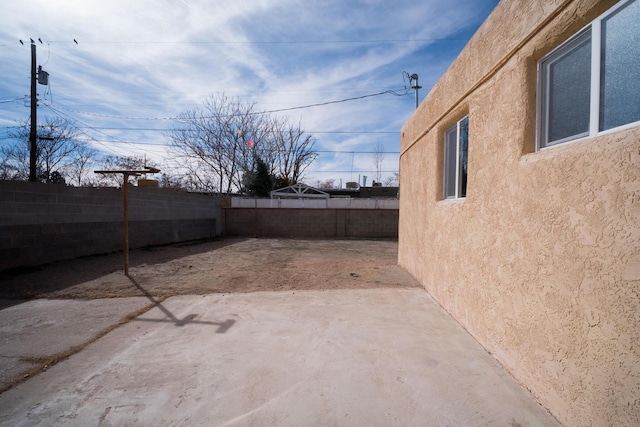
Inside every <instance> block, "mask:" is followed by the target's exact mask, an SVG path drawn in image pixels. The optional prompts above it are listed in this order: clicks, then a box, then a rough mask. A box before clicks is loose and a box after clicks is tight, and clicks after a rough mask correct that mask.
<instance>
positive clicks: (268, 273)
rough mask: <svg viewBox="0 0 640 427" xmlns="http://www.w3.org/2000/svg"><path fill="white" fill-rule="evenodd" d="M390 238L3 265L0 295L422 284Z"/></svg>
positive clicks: (229, 241) (241, 241) (236, 241)
mask: <svg viewBox="0 0 640 427" xmlns="http://www.w3.org/2000/svg"><path fill="white" fill-rule="evenodd" d="M397 250H398V243H397V242H396V241H392V240H304V239H245V238H220V239H215V240H208V241H197V242H186V243H178V244H173V245H167V246H155V247H148V248H144V249H137V250H132V251H131V252H130V256H129V259H130V261H129V265H130V267H129V276H128V277H127V276H125V275H124V271H123V268H124V267H123V266H124V259H123V254H122V253H112V254H106V255H98V256H91V257H84V258H79V259H75V260H70V261H62V262H57V263H53V264H48V265H44V266H39V267H35V268H28V269H20V270H13V271H5V272H0V299H33V298H74V299H75V298H77V299H94V298H115V297H130V296H147V297H151V296H152V297H156V298H166V297H169V296H172V295H187V294H191V295H194V294H195V295H200V294H210V293H231V292H255V291H285V290H291V291H295V290H322V289H362V288H389V287H398V288H406V287H416V286H418V283H417V282H416V281H415V280H414V279H413V278H412V277H411V276H410V275H409V274H408V273H407V272H406V271H404V270H403V269H401V268H400V267H398V266H397V264H396V263H397Z"/></svg>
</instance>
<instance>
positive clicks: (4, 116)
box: [0, 0, 497, 184]
mask: <svg viewBox="0 0 640 427" xmlns="http://www.w3.org/2000/svg"><path fill="white" fill-rule="evenodd" d="M496 4H497V0H450V1H447V2H443V1H440V0H423V1H420V2H413V3H407V2H389V1H388V0H357V1H353V0H346V1H344V0H323V1H318V2H305V4H304V5H301V3H300V2H299V1H293V0H246V1H244V0H242V1H238V0H232V1H226V0H216V1H215V2H211V1H208V0H180V1H177V0H136V1H130V0H127V1H124V0H110V1H80V0H61V1H56V2H52V1H36V0H23V1H20V2H9V1H3V5H2V13H1V14H0V58H2V60H1V61H0V144H7V143H9V141H8V140H7V135H8V131H9V129H10V128H11V127H14V126H16V125H19V124H20V123H24V122H26V121H27V120H28V119H29V114H30V110H29V98H28V96H27V95H28V94H29V84H30V66H31V62H30V61H31V56H30V47H29V45H30V42H29V40H30V39H33V40H35V41H36V48H37V58H38V59H37V63H38V65H41V66H42V68H43V70H45V71H47V72H48V73H49V85H48V86H41V85H39V86H38V94H39V96H38V98H39V107H38V118H39V121H41V120H42V119H43V118H45V117H46V116H52V117H53V116H60V117H65V118H67V119H69V120H72V121H73V122H74V123H75V124H76V125H77V126H78V127H80V128H81V131H82V138H84V139H85V140H87V141H89V142H90V143H91V144H92V145H93V146H94V147H96V148H97V149H99V150H101V151H102V152H103V153H105V154H115V155H145V154H146V155H147V157H149V158H152V159H154V160H157V161H158V162H160V163H162V158H163V157H164V156H165V155H166V149H165V147H166V145H165V144H166V143H167V141H166V139H165V138H164V136H163V132H161V131H159V128H168V127H170V126H171V125H173V124H177V123H178V122H175V118H177V117H178V116H179V115H180V113H182V112H184V111H186V110H192V109H194V108H197V107H199V106H200V105H201V104H202V102H203V101H205V100H206V99H207V98H208V97H209V95H210V94H222V93H224V94H225V95H226V96H228V97H232V98H239V99H241V100H242V101H244V102H247V103H252V102H255V103H256V108H255V111H256V112H260V111H271V112H274V113H273V114H276V115H282V116H287V117H290V118H291V119H292V120H293V121H295V122H297V121H300V122H301V125H302V128H303V129H305V130H308V131H310V132H311V133H313V134H314V135H315V137H316V139H317V144H316V147H315V148H316V149H317V150H318V151H319V154H320V155H319V156H318V159H317V160H316V161H315V162H314V164H313V165H312V166H311V167H310V168H309V169H308V170H307V172H306V174H305V176H306V181H307V182H308V183H310V184H313V183H314V182H315V181H324V180H327V179H335V180H336V183H337V182H339V181H342V182H343V183H346V182H347V181H350V180H357V178H358V176H364V175H369V176H373V173H372V172H373V170H374V162H373V159H372V155H371V154H370V153H372V152H374V151H375V150H376V148H377V147H378V146H380V147H382V149H383V151H384V152H385V153H386V154H385V155H384V162H383V167H382V169H383V170H385V171H388V172H385V174H384V175H385V176H387V177H389V176H392V175H393V174H392V172H394V171H397V170H398V154H397V152H398V151H399V133H400V128H401V126H402V124H403V123H404V122H405V121H406V120H407V119H408V118H409V117H410V115H411V114H412V113H413V111H414V110H415V98H414V96H415V95H414V92H413V91H412V90H410V88H409V82H408V81H406V80H403V71H406V72H408V73H409V74H413V73H416V74H418V75H419V83H420V85H421V86H422V87H423V88H422V89H421V90H420V92H419V95H420V96H419V98H420V100H422V99H423V98H424V97H425V96H426V95H427V93H428V91H429V89H430V88H431V87H432V86H433V85H434V84H435V82H436V81H437V80H438V78H439V77H440V76H441V75H442V73H443V72H444V71H445V70H446V69H447V67H448V66H449V65H450V64H451V62H452V61H453V60H454V59H455V57H456V56H457V55H458V54H459V52H460V51H461V50H462V48H463V47H464V45H465V44H466V43H467V41H468V40H469V39H470V38H471V36H472V35H473V33H474V32H475V31H476V30H477V28H478V27H479V26H480V24H482V22H483V21H484V20H485V18H486V17H487V16H488V15H489V13H490V12H491V11H492V10H493V8H494V7H495V5H496ZM38 39H40V40H42V43H40V42H39V41H38ZM19 40H22V41H23V42H24V45H23V44H21V43H20V42H19ZM74 40H75V41H74ZM154 120H158V122H152V123H153V124H152V125H151V126H149V125H150V124H151V123H150V122H151V121H154ZM160 120H161V121H160ZM383 181H384V179H383ZM368 182H369V183H370V182H371V178H369V181H368Z"/></svg>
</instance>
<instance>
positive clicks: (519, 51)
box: [398, 0, 640, 426]
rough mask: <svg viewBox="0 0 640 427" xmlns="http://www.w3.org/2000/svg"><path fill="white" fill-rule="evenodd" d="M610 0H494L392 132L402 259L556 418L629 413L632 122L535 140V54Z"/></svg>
mask: <svg viewBox="0 0 640 427" xmlns="http://www.w3.org/2000/svg"><path fill="white" fill-rule="evenodd" d="M615 3H616V1H602V0H600V1H598V0H565V1H559V0H558V1H552V0H502V1H501V2H500V3H499V4H498V6H497V7H496V9H495V10H494V12H493V13H492V14H491V15H490V16H489V18H488V19H487V20H486V22H485V23H484V24H483V25H482V26H481V28H480V29H479V30H478V32H477V33H476V34H475V35H474V37H473V38H472V39H471V40H470V42H469V44H468V45H467V47H466V48H465V49H464V50H463V52H462V53H461V54H460V56H459V57H458V58H457V59H456V61H455V62H454V63H453V64H452V65H451V67H450V68H449V70H448V71H447V72H446V73H445V75H444V76H443V77H442V79H441V80H440V81H439V82H438V83H437V85H436V86H435V87H434V88H433V89H432V91H431V92H430V94H429V95H428V97H427V99H426V100H425V101H424V102H423V103H422V104H421V105H420V107H419V109H418V110H417V111H416V113H415V114H414V115H413V117H412V118H411V119H410V120H409V121H408V122H407V123H406V124H405V126H404V127H403V129H402V133H401V153H402V154H401V159H400V171H401V174H400V176H401V198H400V220H399V222H400V225H399V254H398V257H399V263H400V265H401V266H402V267H404V268H406V269H407V270H408V271H409V272H410V273H411V274H413V275H414V276H415V277H416V278H417V279H418V280H420V281H421V283H422V284H423V285H424V286H425V288H426V289H427V291H428V292H429V293H430V294H431V295H432V296H433V297H434V298H435V299H436V300H437V301H438V302H439V303H440V304H441V305H442V306H443V307H444V308H445V309H446V310H447V311H448V312H449V313H450V314H451V315H452V316H453V317H454V318H456V319H457V320H458V321H459V322H460V323H461V324H462V325H463V326H464V327H465V328H466V329H467V330H468V331H469V332H470V333H471V334H472V335H473V336H474V337H475V338H476V339H477V340H478V341H479V342H480V343H481V344H482V345H483V346H485V348H487V350H488V351H490V352H491V353H492V354H494V355H495V357H496V358H498V360H500V362H501V363H502V364H503V365H504V366H505V367H506V368H507V369H508V370H509V371H510V372H511V373H512V375H513V376H514V377H515V378H516V379H517V380H518V381H520V382H521V384H522V385H523V386H525V387H526V388H528V389H529V390H530V391H531V392H532V394H533V395H534V396H535V397H536V398H537V399H538V400H539V401H540V402H541V404H542V405H543V406H545V407H546V408H548V409H549V411H550V412H551V413H552V414H553V415H554V416H555V417H556V418H557V419H558V420H559V421H560V422H561V423H563V424H564V425H567V426H613V425H616V426H623V425H640V126H630V127H627V128H624V129H622V130H614V131H612V132H609V133H607V134H601V135H599V136H596V137H590V138H584V139H581V140H578V141H575V142H572V143H568V144H563V145H559V146H555V147H552V148H549V149H545V150H542V151H538V152H536V150H535V132H536V129H535V122H536V108H535V103H536V63H537V61H538V60H539V59H540V58H542V57H543V56H544V55H545V54H547V53H548V52H549V51H551V50H552V49H553V48H555V47H556V46H558V45H559V44H560V43H562V42H563V41H564V40H566V39H567V38H568V37H569V36H571V35H572V34H574V33H575V32H577V31H578V30H579V29H580V28H582V27H583V26H585V25H587V24H588V23H589V22H591V21H592V20H593V19H594V18H596V17H597V16H599V15H600V14H602V13H603V12H605V11H606V10H607V9H609V7H611V6H612V5H614V4H615ZM466 114H468V115H469V177H468V186H467V197H466V199H462V200H442V188H443V180H442V175H443V166H442V165H443V140H444V132H445V130H446V129H447V128H449V127H450V126H452V125H453V124H454V123H455V122H456V121H457V120H460V119H461V118H462V117H463V116H464V115H466Z"/></svg>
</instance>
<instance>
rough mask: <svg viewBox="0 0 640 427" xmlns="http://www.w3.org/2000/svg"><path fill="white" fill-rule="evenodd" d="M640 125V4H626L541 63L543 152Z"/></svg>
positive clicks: (540, 135) (634, 1)
mask: <svg viewBox="0 0 640 427" xmlns="http://www.w3.org/2000/svg"><path fill="white" fill-rule="evenodd" d="M636 122H637V123H640V0H622V1H620V2H619V3H618V4H617V5H616V6H614V7H612V8H611V9H609V10H608V11H607V12H605V13H604V14H603V15H601V16H600V17H598V18H597V19H596V20H595V21H593V22H592V23H591V24H589V25H588V26H587V27H586V28H584V29H582V30H581V31H580V32H578V33H577V34H576V35H574V36H573V37H572V38H571V39H569V40H568V41H567V42H565V43H564V44H562V45H561V46H560V47H558V48H557V49H555V50H554V51H553V52H551V53H549V54H548V55H547V56H545V57H544V58H542V60H541V61H540V62H539V63H538V138H537V140H538V148H544V147H549V146H552V145H556V144H560V143H563V142H567V141H571V140H574V139H577V138H581V137H584V136H590V135H595V134H597V133H599V132H603V131H606V130H609V129H613V128H616V127H620V126H625V125H629V124H631V123H636Z"/></svg>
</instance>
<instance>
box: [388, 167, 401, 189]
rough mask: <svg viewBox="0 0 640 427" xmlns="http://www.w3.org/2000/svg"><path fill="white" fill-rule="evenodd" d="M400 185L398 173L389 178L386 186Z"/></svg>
mask: <svg viewBox="0 0 640 427" xmlns="http://www.w3.org/2000/svg"><path fill="white" fill-rule="evenodd" d="M398 185H400V173H399V172H397V171H396V172H394V173H393V175H391V176H388V177H387V179H386V181H385V186H386V187H397V186H398Z"/></svg>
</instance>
